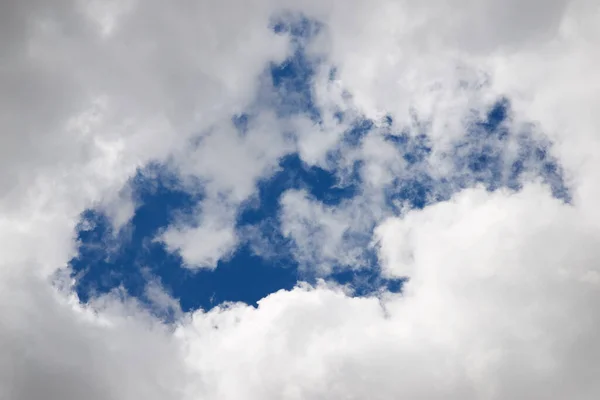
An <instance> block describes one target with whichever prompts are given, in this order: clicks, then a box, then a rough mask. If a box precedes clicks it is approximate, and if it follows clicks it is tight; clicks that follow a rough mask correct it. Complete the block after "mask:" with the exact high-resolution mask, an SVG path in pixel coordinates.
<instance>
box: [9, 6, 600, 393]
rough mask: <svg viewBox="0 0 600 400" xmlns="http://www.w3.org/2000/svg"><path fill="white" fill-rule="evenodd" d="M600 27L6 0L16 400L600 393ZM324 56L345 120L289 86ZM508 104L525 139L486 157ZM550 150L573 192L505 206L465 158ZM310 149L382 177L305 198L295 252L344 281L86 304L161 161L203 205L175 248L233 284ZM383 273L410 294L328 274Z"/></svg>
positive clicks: (560, 17)
mask: <svg viewBox="0 0 600 400" xmlns="http://www.w3.org/2000/svg"><path fill="white" fill-rule="evenodd" d="M599 20H600V7H599V5H598V2H596V1H594V0H571V1H568V0H552V1H538V0H528V1H512V0H511V1H504V2H499V1H488V0H480V1H476V0H455V1H438V0H432V1H428V2H422V1H413V0H397V1H393V0H368V1H367V0H346V1H342V0H339V1H338V0H319V1H317V0H314V1H313V0H303V1H287V0H256V1H243V0H226V1H218V2H217V1H213V2H211V1H207V0H197V1H193V0H177V1H172V2H164V1H159V0H147V1H142V0H122V1H116V0H111V1H99V0H98V1H96V0H89V1H84V0H56V1H52V2H48V1H42V0H27V1H17V0H8V1H4V2H3V3H2V5H0V60H1V61H0V62H1V68H0V88H1V90H0V93H1V94H0V129H1V134H0V249H1V251H0V352H1V354H2V357H0V398H1V399H7V400H30V399H38V398H44V399H48V400H58V399H61V400H75V399H82V398H86V399H90V400H95V399H98V400H99V399H114V400H126V399H141V398H145V399H178V400H179V399H215V400H216V399H219V400H225V399H231V400H240V399H256V400H258V399H261V400H263V399H273V400H274V399H398V398H406V399H490V400H491V399H549V400H553V399H556V400H562V399H566V398H572V399H584V400H585V399H590V400H591V399H597V398H599V397H600V380H599V379H598V377H599V376H600V344H598V340H597V335H598V332H599V331H600V266H599V265H598V262H597V260H598V259H599V258H600V246H599V245H598V244H599V243H600V211H599V209H598V207H597V202H598V199H599V198H600V186H599V185H598V182H600V157H598V151H599V150H600V149H599V139H600V134H599V132H598V127H599V126H600V114H599V113H598V111H597V110H600V75H599V74H598V72H597V70H598V64H599V62H600V24H598V21H599ZM307 21H312V22H307ZM277 24H283V25H284V26H288V27H289V26H304V29H305V31H304V32H303V33H302V34H301V35H300V37H299V38H298V37H297V36H298V35H296V37H294V35H293V34H292V33H290V32H289V29H288V31H286V30H285V29H278V28H277V26H278V25H277ZM294 24H295V25H294ZM299 46H300V47H302V49H303V51H304V52H305V54H306V57H307V60H308V61H307V63H308V64H310V66H311V68H313V70H314V76H313V77H312V79H311V81H310V88H309V89H310V93H311V99H312V100H311V101H312V104H311V105H310V106H311V107H313V108H314V109H315V110H316V113H317V114H318V117H315V115H314V114H315V113H313V114H311V113H310V112H308V111H307V110H305V112H297V110H296V111H294V112H292V111H290V110H291V108H293V107H292V106H290V104H292V105H295V106H296V107H297V108H302V107H303V106H302V104H300V105H299V104H296V103H294V101H295V100H294V99H291V100H290V98H289V96H288V97H286V94H285V93H283V94H282V93H278V92H277V91H278V89H277V88H275V87H274V86H273V84H272V82H270V81H269V77H268V76H267V75H268V74H266V73H265V71H267V70H268V68H269V67H270V66H271V65H273V64H277V63H281V62H283V61H284V60H285V59H286V58H288V57H290V56H291V55H292V54H293V53H294V52H295V51H297V49H298V48H299ZM286 98H287V100H286V101H288V100H289V101H290V103H285V102H284V99H286ZM298 102H300V103H301V101H300V100H298ZM298 102H297V103H298ZM499 102H505V103H506V104H508V105H507V107H506V109H507V110H508V111H507V112H508V115H507V117H506V118H505V119H503V121H502V129H504V130H506V131H507V132H511V133H513V135H510V136H509V138H508V139H506V140H503V141H502V142H501V143H500V142H498V141H494V140H493V139H490V138H487V139H486V138H483V139H482V138H478V139H477V140H475V139H474V136H472V132H473V129H474V127H475V126H476V121H482V120H485V116H486V115H487V113H489V111H490V110H491V109H492V108H493V107H494V106H495V105H497V104H498V103H499ZM284 103H285V104H284ZM284 106H285V107H288V109H285V107H284ZM290 107H291V108H290ZM305 108H306V107H305ZM284 109H285V110H287V111H286V112H282V111H281V110H284ZM285 110H284V111H285ZM242 113H249V114H251V115H252V118H251V119H250V121H249V122H248V126H247V127H246V128H245V132H244V133H243V134H241V133H240V132H239V130H238V129H237V128H236V126H235V124H234V122H232V118H234V117H235V116H239V115H240V114H242ZM365 120H368V121H370V122H371V123H372V126H371V128H369V129H368V130H367V131H366V133H364V134H363V136H361V137H360V139H359V140H357V141H355V142H353V143H350V142H349V141H348V140H347V136H348V132H349V131H351V130H352V129H353V127H355V126H356V125H357V124H359V123H361V122H364V121H365ZM401 134H405V135H406V137H408V138H413V139H414V140H418V138H419V137H422V135H426V137H427V138H428V139H427V140H428V144H427V146H428V149H429V150H428V151H427V153H426V154H425V156H424V157H425V160H424V161H423V162H419V163H414V162H412V161H411V160H410V159H409V158H407V157H405V154H404V153H403V151H404V150H401V149H399V148H398V146H397V145H395V144H394V140H389V139H390V136H396V139H398V138H399V137H400V135H401ZM419 135H421V136H419ZM519 135H521V136H519ZM522 135H526V136H527V137H528V138H529V139H527V140H530V142H531V143H537V144H536V146H538V145H539V146H542V147H543V148H544V151H545V152H547V153H548V154H549V157H550V156H551V157H552V159H553V160H555V163H556V165H557V166H558V167H557V168H558V169H559V170H560V176H561V177H562V179H563V181H562V182H560V185H564V186H565V188H566V189H565V190H566V191H568V196H566V195H564V196H560V195H557V190H556V187H557V185H559V183H557V182H556V181H552V179H549V178H547V176H543V174H540V171H541V170H542V169H543V168H542V167H543V166H541V164H540V162H536V161H535V160H529V161H527V162H523V165H522V168H523V173H522V174H521V175H520V176H519V178H518V182H516V183H514V184H509V182H508V181H506V182H505V181H501V182H496V184H494V185H491V186H494V187H493V188H492V187H490V182H491V178H489V177H487V178H486V177H481V176H476V175H474V174H473V173H472V171H471V172H469V171H468V170H466V169H464V168H463V169H461V167H460V162H457V154H458V153H456V152H457V150H456V149H471V148H478V149H480V148H483V147H485V148H486V149H487V150H486V151H488V152H490V154H492V155H494V154H495V155H499V156H500V155H501V157H503V160H513V161H514V160H518V159H519V157H521V156H520V155H519V154H521V153H519V151H520V149H522V146H523V144H522V143H521V142H519V140H520V139H518V138H519V137H524V136H522ZM413 139H410V140H413ZM398 140H400V139H398ZM402 140H404V139H402ZM406 140H409V139H406ZM410 140H409V142H410V143H414V142H412V141H410ZM542 144H543V145H542ZM461 151H470V150H461ZM295 153H298V154H299V157H300V158H301V160H302V161H303V162H304V163H305V164H306V165H309V166H319V167H321V168H323V169H325V170H327V171H330V172H331V173H332V174H335V176H336V177H337V179H338V180H339V182H340V185H343V184H344V183H347V182H352V183H353V184H355V185H357V189H356V193H355V194H354V195H353V196H351V197H348V198H346V199H343V200H341V201H339V202H337V203H336V202H334V203H330V204H327V203H324V202H321V201H319V200H318V199H315V198H314V197H313V196H311V195H310V194H309V193H307V192H306V191H305V190H302V189H293V190H288V191H286V192H285V193H284V194H283V195H282V196H281V198H280V199H279V200H278V201H279V204H280V213H279V215H278V220H279V222H280V224H281V233H282V235H283V237H285V238H286V239H287V240H289V241H290V243H291V245H292V255H293V257H294V262H297V263H298V264H299V265H301V267H302V268H305V269H310V270H312V271H315V273H316V274H317V276H320V277H322V278H324V279H325V280H323V281H321V283H320V284H318V285H315V286H309V285H307V284H303V283H299V284H298V287H297V288H295V289H293V290H291V291H284V290H282V291H279V292H276V293H273V294H271V295H269V296H267V297H266V298H264V299H262V300H261V301H260V302H259V306H258V307H257V308H255V307H252V306H250V305H246V304H243V303H240V304H222V305H219V306H217V307H215V308H213V309H211V310H196V311H193V312H189V313H183V312H182V311H181V309H180V307H179V304H178V302H177V300H176V299H173V298H171V297H169V295H168V294H167V293H166V292H164V291H163V290H162V288H161V286H160V282H154V283H153V284H152V285H149V286H148V291H149V295H148V297H149V298H151V299H153V301H154V306H155V309H148V307H147V306H142V305H141V304H140V303H139V302H138V300H137V299H135V298H131V297H129V296H128V294H127V293H124V292H123V291H115V292H113V293H110V294H108V295H103V296H98V297H97V298H94V299H93V300H91V301H90V302H89V303H86V304H82V303H81V302H80V301H79V299H78V298H77V296H76V295H75V294H74V293H75V292H74V291H73V284H74V281H73V278H72V276H71V275H70V274H69V271H68V268H67V265H68V263H69V260H70V259H71V258H72V257H74V256H75V255H76V249H77V243H76V227H77V224H78V222H79V221H80V215H81V213H82V212H84V211H85V210H86V209H90V208H94V209H98V210H102V211H103V212H104V213H105V214H106V215H107V216H108V217H109V218H110V221H111V223H112V224H113V225H114V227H115V229H116V230H118V229H119V228H120V227H123V226H125V225H126V224H127V223H128V221H129V219H130V218H131V216H132V215H133V213H134V211H135V208H136V207H137V206H139V204H136V199H134V198H132V196H131V193H130V191H129V190H128V185H127V182H128V180H129V179H130V178H132V177H133V176H134V175H135V173H136V171H137V170H138V169H139V168H142V167H144V166H146V165H147V164H149V163H152V162H155V163H160V164H161V165H165V166H167V167H168V168H169V169H170V170H172V171H174V173H176V174H177V176H178V177H179V178H180V184H181V186H182V187H183V188H184V189H185V190H186V191H189V192H191V193H201V194H202V201H201V202H199V203H198V204H197V206H196V207H195V208H194V210H193V213H192V215H191V216H187V217H186V218H181V219H180V220H178V221H176V222H175V223H173V224H172V225H171V226H169V227H167V228H166V229H164V231H162V232H161V234H160V235H158V236H157V237H156V238H155V240H157V241H162V242H164V243H165V246H166V247H167V249H169V251H172V252H175V253H177V254H179V255H180V256H181V257H182V259H183V261H184V265H183V268H189V269H192V270H196V269H198V268H205V269H213V268H216V267H217V264H218V261H219V260H222V259H224V258H227V257H228V256H230V255H231V254H232V252H234V251H235V249H236V248H237V247H238V246H239V245H240V243H241V242H242V241H244V240H251V239H248V235H249V233H248V231H244V232H240V231H238V229H237V228H236V218H237V215H238V213H239V212H240V209H241V207H243V206H244V205H246V204H247V203H248V202H249V201H252V200H253V199H255V198H256V195H257V184H258V182H260V181H264V180H266V179H269V177H271V176H272V175H273V174H274V173H275V172H276V171H277V169H278V168H279V161H280V159H281V158H282V157H284V156H286V155H289V154H295ZM538 161H539V160H538ZM507 162H508V161H507ZM511 162H512V161H511ZM507 165H509V164H507ZM423 174H425V175H427V176H428V177H431V179H432V181H433V182H438V183H439V182H444V184H443V185H441V184H440V185H437V184H434V186H433V187H432V189H431V192H430V196H429V198H428V199H426V201H425V204H423V207H421V206H415V205H414V204H412V205H411V204H391V201H390V199H389V198H388V195H387V193H388V192H389V188H390V187H392V186H394V185H397V184H398V182H404V181H409V180H410V179H412V178H414V177H415V176H421V175H423ZM506 174H508V172H507V173H506ZM500 176H505V175H502V174H500ZM506 176H508V175H506ZM459 178H460V179H459ZM492 189H493V190H492ZM438 200H440V201H438ZM257 235H258V234H257ZM254 239H256V240H254V242H252V243H253V245H254V247H255V249H254V250H255V252H257V253H258V254H260V253H261V251H263V252H267V251H268V249H266V248H265V247H264V246H263V245H262V244H261V242H260V240H258V239H257V238H254ZM251 241H252V240H251ZM371 253H374V254H375V255H376V259H377V263H376V264H377V265H372V263H371V262H370V261H369V254H371ZM364 268H378V269H380V270H381V274H382V276H384V277H395V278H408V280H407V282H406V284H405V285H404V287H403V289H402V293H391V292H387V291H385V290H381V291H379V292H378V294H377V296H374V295H372V296H369V297H356V296H353V295H352V293H351V291H350V290H349V289H348V288H346V287H341V286H339V285H336V284H335V283H333V282H331V281H328V280H327V279H326V278H327V277H328V276H329V275H330V274H331V272H332V271H333V270H334V269H349V270H360V269H364ZM167 309H168V310H170V312H171V315H173V316H175V317H174V320H169V321H167V322H165V321H164V320H163V319H161V318H160V317H159V316H160V315H162V314H161V312H154V311H157V310H158V311H161V310H162V311H164V310H167Z"/></svg>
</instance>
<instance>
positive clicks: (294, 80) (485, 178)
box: [70, 19, 569, 312]
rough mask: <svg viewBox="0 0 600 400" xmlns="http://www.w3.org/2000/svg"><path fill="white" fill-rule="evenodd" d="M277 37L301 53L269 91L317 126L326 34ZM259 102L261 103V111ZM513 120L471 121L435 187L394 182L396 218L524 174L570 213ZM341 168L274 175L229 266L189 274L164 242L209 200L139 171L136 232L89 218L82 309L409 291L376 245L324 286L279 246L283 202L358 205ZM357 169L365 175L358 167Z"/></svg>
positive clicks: (357, 127) (505, 107)
mask: <svg viewBox="0 0 600 400" xmlns="http://www.w3.org/2000/svg"><path fill="white" fill-rule="evenodd" d="M273 29H274V31H275V32H277V33H278V34H282V35H283V34H287V35H290V36H291V40H292V43H293V49H294V50H293V54H292V56H291V57H290V58H288V59H286V60H285V61H284V62H282V63H280V64H273V65H272V66H271V67H270V68H269V69H268V70H267V71H266V72H265V73H266V75H267V76H268V77H269V79H268V80H267V83H266V84H265V85H266V86H270V85H272V87H273V88H274V89H275V92H274V93H275V97H274V99H273V98H271V99H270V101H271V102H272V106H273V107H274V109H275V111H276V112H277V113H278V114H280V115H282V116H289V115H291V114H305V115H308V116H309V117H310V118H311V119H312V120H314V121H316V123H319V120H320V116H319V110H318V108H317V107H316V106H315V104H314V102H313V99H312V96H313V94H312V86H311V85H312V80H313V79H314V71H315V67H316V65H318V60H314V59H311V58H310V56H309V55H307V54H306V51H305V49H304V46H305V45H306V44H307V43H309V42H310V40H311V36H312V35H313V34H314V32H318V29H319V26H318V24H317V23H314V22H310V21H309V20H307V19H301V20H300V22H294V23H287V24H286V23H284V22H280V23H276V24H274V27H273ZM261 101H263V100H262V99H261V98H260V97H259V98H258V99H257V102H258V105H260V102H261ZM509 113H510V102H509V101H508V100H506V99H500V100H498V101H497V102H496V103H495V104H494V105H493V106H492V108H491V109H489V111H488V113H487V115H483V116H480V117H476V118H475V119H474V121H473V122H472V123H471V124H470V125H469V126H468V129H469V131H468V132H466V135H465V137H464V138H463V139H462V140H461V141H459V142H457V143H455V144H454V147H453V151H452V152H451V153H450V154H448V155H447V157H449V158H450V159H451V161H452V163H453V164H454V169H453V171H454V172H453V173H452V174H451V175H448V176H441V177H432V176H430V175H428V174H427V173H426V172H421V171H419V172H417V173H416V174H414V175H413V176H412V177H411V178H409V179H406V178H398V179H396V180H395V181H394V182H393V184H392V185H391V186H389V187H387V188H386V191H385V195H386V197H387V200H388V206H389V208H390V209H392V210H394V209H396V208H397V204H398V203H397V202H401V203H408V204H409V205H410V207H412V208H417V209H418V208H423V207H426V206H428V205H430V204H433V203H435V202H439V201H443V200H447V199H448V198H449V197H450V196H451V195H452V194H453V193H455V192H456V191H458V190H460V189H464V188H468V187H474V186H475V185H477V184H483V185H484V187H485V188H486V189H487V190H490V191H494V190H498V189H500V188H508V189H510V190H515V191H518V190H519V189H520V185H521V183H520V175H521V173H522V172H523V171H524V169H525V167H524V165H528V167H527V168H528V169H529V170H530V171H533V172H534V173H535V174H536V175H537V176H539V177H540V178H541V179H542V180H543V181H544V182H546V183H547V184H549V185H550V187H551V188H552V192H553V194H554V196H557V197H559V198H561V199H563V200H564V201H569V194H568V189H567V187H566V186H565V183H564V181H563V178H562V176H561V172H560V167H559V165H558V164H557V163H556V161H555V160H554V159H553V158H552V156H550V155H549V154H550V153H549V150H550V147H551V143H549V142H547V141H546V142H541V141H539V140H536V139H534V138H532V137H531V135H530V134H529V133H528V132H511V131H510V130H509V128H507V127H506V126H505V125H504V124H503V123H504V122H505V120H506V119H507V118H508V114H509ZM252 118H253V116H252V114H251V113H243V114H240V115H237V116H234V117H233V122H234V124H235V126H236V127H237V129H238V132H239V135H244V134H245V133H246V130H247V125H248V121H249V120H251V119H252ZM392 122H393V121H392V118H391V117H386V123H387V124H388V125H389V126H390V129H389V133H387V134H386V136H385V137H386V140H388V141H389V142H391V143H393V144H394V146H395V147H397V150H398V152H399V155H400V156H401V157H402V158H403V159H404V160H405V161H406V163H407V169H408V170H411V169H415V170H417V171H418V170H419V167H421V166H422V165H423V164H426V163H427V162H428V157H429V154H430V152H431V147H430V139H429V138H428V136H427V135H426V134H421V135H417V136H413V135H410V134H409V133H405V132H397V131H394V129H393V127H392ZM373 126H374V125H373V121H370V120H368V119H366V118H362V119H361V118H359V119H358V120H357V121H355V122H354V125H353V126H351V128H350V129H349V130H348V131H347V132H346V133H345V134H344V139H343V141H344V143H346V145H347V146H349V147H352V146H358V145H359V144H360V143H361V140H362V138H363V137H364V136H365V134H367V133H368V132H369V131H370V130H371V129H373ZM511 137H514V138H516V141H517V143H518V150H517V154H516V156H515V155H507V154H506V152H507V146H508V139H509V138H511ZM339 156H340V155H339V154H336V152H335V151H332V152H331V153H330V154H329V159H330V160H331V164H332V165H333V166H334V167H333V168H332V169H331V170H326V169H323V168H321V167H318V166H308V165H307V164H306V163H304V162H303V161H302V160H301V158H300V157H299V155H298V154H297V153H291V154H288V155H286V156H284V157H282V158H281V159H280V160H279V163H278V164H279V165H278V169H277V172H276V173H275V174H273V175H272V176H269V177H267V178H264V179H261V180H260V181H259V183H258V190H257V193H256V194H255V195H254V196H253V198H252V199H250V200H249V201H247V202H246V204H245V205H243V206H242V207H241V208H240V210H239V211H238V212H237V217H236V229H237V230H238V231H239V232H249V235H250V236H249V237H246V238H245V239H244V241H242V243H241V244H240V245H239V246H238V247H237V248H236V249H235V250H234V251H233V253H232V254H230V255H229V256H227V257H226V258H224V259H221V260H220V261H219V262H218V264H217V267H216V268H215V269H201V270H190V269H187V268H185V266H184V261H183V260H182V258H181V256H180V255H179V254H178V253H177V252H170V251H168V250H167V248H166V246H165V244H164V243H162V242H160V241H157V240H155V239H156V237H157V235H158V234H159V233H160V232H161V231H163V230H164V229H166V228H167V227H168V226H169V224H171V223H173V222H174V220H175V217H176V216H179V217H180V216H181V215H189V216H191V215H192V213H193V208H194V207H195V206H197V205H198V204H199V203H201V202H202V195H201V194H193V193H188V192H186V191H185V189H184V187H183V185H181V182H180V178H179V177H178V176H177V174H176V173H174V172H172V171H170V170H169V168H168V167H167V166H166V165H161V164H151V165H148V166H146V167H144V168H141V169H139V170H138V172H137V174H136V176H135V177H134V178H132V179H131V180H130V182H129V184H128V185H129V187H130V189H131V190H132V192H133V198H134V199H135V201H136V203H137V204H138V206H137V208H136V211H135V214H134V216H133V218H132V219H131V222H130V223H129V224H127V225H126V226H125V227H123V228H122V230H121V231H119V232H114V231H113V229H112V226H111V224H110V221H108V220H107V218H106V216H105V215H103V214H102V212H101V211H99V210H93V209H90V210H87V211H85V212H84V213H83V214H82V216H81V224H80V228H79V230H78V255H77V257H75V258H73V259H72V260H71V261H70V268H71V269H72V274H73V276H74V277H76V282H77V283H76V286H75V289H76V292H77V294H78V296H79V298H80V299H81V300H82V301H84V302H85V301H88V300H89V299H90V298H94V297H97V296H100V295H103V294H107V293H110V292H111V291H114V290H116V289H124V290H125V292H126V293H127V294H129V295H131V296H133V297H135V298H138V299H139V300H140V301H142V302H144V303H148V302H149V299H148V298H147V296H146V294H145V289H146V287H147V285H148V284H149V283H151V282H159V283H160V284H161V285H162V287H163V288H164V289H165V290H166V291H167V293H169V294H170V295H171V296H173V297H174V298H175V299H177V300H178V301H179V303H180V305H181V308H182V310H183V311H185V312H187V311H193V310H195V309H198V308H202V309H206V310H208V309H211V308H212V307H214V306H217V305H219V304H221V303H223V302H238V301H239V302H244V303H247V304H251V305H256V302H257V301H258V300H260V299H262V298H263V297H265V296H267V295H269V294H271V293H274V292H276V291H278V290H280V289H285V290H290V289H292V288H293V287H294V286H295V285H296V284H297V283H298V282H301V281H305V282H310V283H315V282H316V280H317V279H320V278H322V279H326V280H330V281H333V282H337V283H340V284H348V285H350V287H351V288H352V290H353V291H354V295H357V296H364V295H368V294H372V293H376V292H378V291H381V290H390V291H393V292H395V291H400V290H401V288H402V282H403V279H402V278H394V279H389V278H385V277H383V276H382V275H381V271H380V268H379V266H378V261H377V259H376V256H375V254H374V252H373V250H369V249H367V247H368V241H369V240H370V239H369V236H365V238H364V239H360V238H358V239H357V246H363V247H364V251H365V252H366V253H367V254H366V258H365V259H364V260H363V265H361V266H360V268H359V269H353V270H346V269H344V268H343V267H344V265H339V266H338V267H339V268H337V269H334V271H332V272H331V274H327V275H322V274H318V273H315V272H314V271H311V270H306V269H302V268H300V266H299V264H298V261H297V260H296V259H295V258H294V256H293V249H292V246H293V244H292V243H291V242H290V239H289V238H286V237H284V236H283V235H282V232H281V225H280V212H281V209H280V200H281V195H282V194H283V193H284V192H285V191H286V190H289V189H303V190H306V191H307V192H308V193H309V195H310V196H311V197H312V198H313V199H314V200H316V201H318V202H321V203H323V204H325V205H329V206H336V205H339V204H340V203H342V202H343V201H345V200H348V199H352V198H354V197H356V196H361V193H360V186H361V181H360V180H361V177H360V175H359V174H357V173H353V174H352V176H351V180H349V181H348V180H347V179H346V180H344V181H343V182H342V181H340V177H339V176H338V175H337V173H338V171H337V170H336V169H335V163H336V157H339ZM355 168H356V169H359V168H360V163H357V165H356V166H355ZM200 192H201V191H200ZM190 218H191V217H190ZM249 229H251V230H249ZM257 229H258V231H257ZM257 232H258V234H259V235H261V236H262V237H263V239H264V240H266V242H267V246H268V248H269V252H268V253H265V254H256V252H255V250H254V249H253V247H252V242H253V240H254V239H255V238H253V236H254V235H257ZM150 308H151V307H150Z"/></svg>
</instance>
